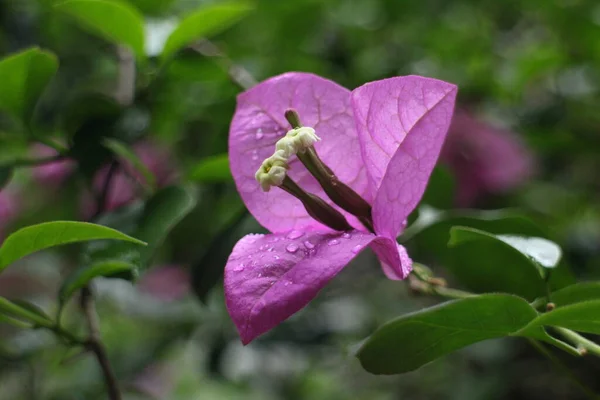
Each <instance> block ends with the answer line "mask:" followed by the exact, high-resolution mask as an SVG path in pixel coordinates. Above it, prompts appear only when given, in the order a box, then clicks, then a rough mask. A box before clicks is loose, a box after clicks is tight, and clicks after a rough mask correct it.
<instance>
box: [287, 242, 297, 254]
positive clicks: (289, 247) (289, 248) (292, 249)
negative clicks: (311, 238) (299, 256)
mask: <svg viewBox="0 0 600 400" xmlns="http://www.w3.org/2000/svg"><path fill="white" fill-rule="evenodd" d="M285 250H286V251H287V252H288V253H295V252H297V251H298V245H296V244H294V243H290V244H288V245H287V247H286V248H285Z"/></svg>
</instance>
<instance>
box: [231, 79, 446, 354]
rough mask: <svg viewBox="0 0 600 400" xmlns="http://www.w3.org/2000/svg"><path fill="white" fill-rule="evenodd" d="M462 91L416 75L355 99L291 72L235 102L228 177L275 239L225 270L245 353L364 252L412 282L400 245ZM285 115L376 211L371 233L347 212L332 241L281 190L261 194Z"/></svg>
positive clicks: (309, 183) (303, 181)
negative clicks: (345, 224)
mask: <svg viewBox="0 0 600 400" xmlns="http://www.w3.org/2000/svg"><path fill="white" fill-rule="evenodd" d="M456 92H457V88H456V86H454V85H452V84H449V83H446V82H443V81H439V80H435V79H429V78H423V77H419V76H406V77H397V78H390V79H385V80H382V81H376V82H371V83H367V84H365V85H363V86H361V87H359V88H357V89H355V90H354V91H349V90H347V89H345V88H343V87H341V86H339V85H337V84H336V83H334V82H331V81H329V80H327V79H324V78H320V77H318V76H315V75H312V74H307V73H286V74H283V75H280V76H277V77H274V78H271V79H268V80H266V81H264V82H262V83H260V84H258V85H257V86H255V87H254V88H252V89H250V90H248V91H246V92H244V93H242V94H241V95H240V96H239V97H238V104H237V108H236V112H235V115H234V117H233V120H232V123H231V127H230V133H229V158H230V165H231V171H232V174H233V177H234V180H235V183H236V186H237V189H238V191H239V192H240V195H241V197H242V199H243V201H244V203H245V204H246V206H247V207H248V209H249V211H250V212H251V213H252V215H253V216H254V217H255V218H256V219H257V220H258V222H260V223H261V224H262V225H263V226H264V227H265V228H267V229H269V230H270V231H271V232H273V233H272V234H270V235H249V236H246V237H244V238H242V239H241V240H240V241H239V242H238V244H237V245H236V246H235V248H234V250H233V253H232V254H231V256H230V258H229V260H228V262H227V265H226V267H225V296H226V303H227V308H228V311H229V313H230V315H231V317H232V319H233V321H234V323H235V324H236V326H237V328H238V331H239V333H240V336H241V338H242V342H243V343H249V342H250V341H252V340H253V339H254V338H256V337H257V336H258V335H260V334H262V333H264V332H266V331H268V330H269V329H271V328H273V327H274V326H276V325H277V324H279V323H280V322H282V321H283V320H285V319H286V318H288V317H289V316H291V315H292V314H294V313H295V312H297V311H298V310H300V309H301V308H303V307H304V306H305V305H306V304H307V303H308V302H309V301H310V300H312V299H313V298H314V297H315V296H316V295H317V293H318V292H319V291H320V290H321V289H322V288H323V287H324V286H325V284H327V282H329V281H330V280H331V279H332V278H333V277H334V276H335V275H337V274H338V273H339V272H340V271H341V270H342V269H343V268H344V267H345V266H346V265H347V264H348V263H349V262H350V261H351V260H352V259H353V258H354V257H355V256H356V255H357V254H358V253H360V252H361V251H362V250H363V249H364V248H365V247H371V249H373V251H374V252H375V253H376V254H377V256H378V257H379V259H380V261H381V264H382V269H383V271H384V273H385V275H386V276H388V277H389V278H390V279H404V278H405V277H406V276H407V275H408V274H409V273H410V271H411V266H412V261H411V260H410V258H409V256H408V254H407V253H406V250H405V249H404V247H402V246H400V245H398V244H397V242H396V237H397V235H398V234H399V233H401V231H402V230H403V228H404V224H405V220H406V218H407V216H408V215H409V214H410V212H411V211H412V210H413V209H414V208H415V207H416V205H417V204H418V202H419V200H420V199H421V196H422V195H423V192H424V191H425V188H426V186H427V181H428V179H429V176H430V174H431V172H432V170H433V167H434V166H435V163H436V161H437V158H438V156H439V153H440V150H441V147H442V144H443V142H444V139H445V136H446V132H447V130H448V127H449V125H450V121H451V119H452V113H453V108H454V101H455V98H456ZM288 108H293V109H295V110H296V111H297V112H298V114H299V115H300V118H301V120H302V124H303V125H305V126H311V127H313V128H315V130H316V132H317V134H318V135H319V136H320V137H321V138H322V140H321V141H320V142H317V143H316V144H315V148H316V150H317V152H318V154H319V155H320V157H321V158H322V160H323V161H324V162H325V163H326V164H327V165H328V166H329V167H330V168H331V169H332V170H333V171H334V172H335V173H336V174H337V176H338V177H339V178H340V180H342V181H343V182H345V183H346V184H348V185H349V186H351V187H352V188H353V189H354V190H355V191H356V192H357V193H359V194H360V195H361V196H363V197H364V198H365V199H366V200H367V201H369V202H370V203H371V204H372V207H373V222H374V226H375V232H376V234H373V233H370V232H367V231H366V230H365V228H364V227H363V226H362V225H361V224H359V223H358V221H357V220H356V219H355V218H354V217H353V216H351V215H349V214H348V213H346V212H345V211H343V210H340V211H341V212H342V213H343V214H344V215H345V216H346V218H347V219H348V221H349V222H350V224H351V225H352V226H353V227H354V228H356V230H354V231H352V232H345V233H341V232H333V231H332V230H331V229H329V228H328V227H326V226H324V225H322V224H320V223H318V222H316V221H315V220H314V219H312V218H311V217H310V216H309V215H308V214H307V212H306V210H305V209H304V207H303V205H302V204H301V203H300V201H299V200H297V199H296V198H294V197H292V196H290V195H289V194H287V193H286V192H284V191H283V190H280V189H278V188H275V189H272V190H271V191H269V192H263V191H262V190H261V189H260V187H259V185H258V184H257V182H256V181H255V178H254V174H255V172H256V170H257V169H258V167H259V166H260V165H261V163H262V161H263V160H264V159H265V158H267V157H268V156H270V155H271V154H272V153H273V150H274V148H275V143H276V142H277V140H279V139H280V138H281V137H282V136H283V135H284V134H285V133H286V132H287V131H288V130H289V129H290V128H289V124H288V123H287V121H286V119H285V117H284V113H285V110H286V109H288ZM290 166H291V169H290V171H289V176H290V177H291V178H292V179H294V180H295V181H296V182H297V183H298V184H299V185H300V186H302V187H303V188H304V189H306V190H307V191H309V192H312V193H315V194H317V195H318V196H320V197H321V198H323V199H324V200H326V201H329V199H328V198H327V196H326V195H325V193H324V192H323V190H322V189H321V187H320V186H319V184H318V183H317V181H316V180H315V178H314V177H313V176H312V175H310V174H309V172H308V171H307V170H306V169H305V168H304V166H303V165H302V164H301V163H300V162H299V161H298V160H297V159H294V160H293V161H292V162H291V163H290ZM331 204H332V203H331ZM332 205H333V204H332ZM333 206H334V207H336V206H335V205H333ZM336 208H338V207H336Z"/></svg>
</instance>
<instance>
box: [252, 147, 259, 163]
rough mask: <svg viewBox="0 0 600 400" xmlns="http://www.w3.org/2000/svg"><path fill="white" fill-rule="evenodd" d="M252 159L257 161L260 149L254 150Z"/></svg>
mask: <svg viewBox="0 0 600 400" xmlns="http://www.w3.org/2000/svg"><path fill="white" fill-rule="evenodd" d="M252 160H253V161H256V160H258V151H256V150H254V151H253V152H252Z"/></svg>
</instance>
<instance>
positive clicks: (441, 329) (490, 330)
mask: <svg viewBox="0 0 600 400" xmlns="http://www.w3.org/2000/svg"><path fill="white" fill-rule="evenodd" d="M536 316H537V313H536V311H535V310H534V309H533V308H532V307H531V306H530V305H529V304H528V303H527V302H526V301H525V300H523V299H522V298H519V297H516V296H511V295H505V294H489V295H481V296H474V297H469V298H466V299H461V300H456V301H451V302H447V303H444V304H442V305H439V306H436V307H432V308H428V309H425V310H422V311H419V312H416V313H412V314H409V315H405V316H402V317H400V318H398V319H395V320H393V321H390V322H388V323H386V324H385V325H383V326H381V327H380V328H379V329H377V331H375V333H374V334H373V335H371V336H370V337H369V338H368V339H367V340H366V341H365V342H364V343H363V345H362V346H361V348H360V350H359V351H358V354H357V356H358V358H359V360H360V362H361V364H362V366H363V367H364V368H365V369H366V370H367V371H369V372H371V373H374V374H398V373H403V372H409V371H414V370H416V369H418V368H419V367H421V366H423V365H425V364H427V363H429V362H431V361H433V360H435V359H437V358H440V357H442V356H445V355H447V354H449V353H451V352H453V351H455V350H458V349H461V348H463V347H466V346H468V345H470V344H473V343H477V342H480V341H482V340H486V339H492V338H498V337H504V336H510V335H512V334H513V333H514V332H517V331H519V330H520V329H522V328H523V327H524V326H526V325H527V324H528V323H530V322H531V321H532V320H533V319H535V318H536Z"/></svg>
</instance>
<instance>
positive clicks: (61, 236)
mask: <svg viewBox="0 0 600 400" xmlns="http://www.w3.org/2000/svg"><path fill="white" fill-rule="evenodd" d="M100 239H113V240H124V241H128V242H132V243H135V244H138V245H143V244H145V243H144V242H142V241H141V240H138V239H135V238H133V237H131V236H127V235H125V234H124V233H121V232H119V231H116V230H114V229H111V228H107V227H105V226H102V225H95V224H90V223H87V222H75V221H53V222H46V223H42V224H38V225H32V226H28V227H26V228H23V229H20V230H18V231H16V232H15V233H13V234H12V235H10V236H9V237H8V238H6V240H5V241H4V243H3V244H2V247H1V248H0V271H2V270H3V269H4V268H6V267H7V266H8V265H9V264H11V263H13V262H14V261H16V260H18V259H20V258H22V257H25V256H27V255H29V254H32V253H35V252H36V251H40V250H43V249H47V248H49V247H53V246H60V245H64V244H69V243H75V242H84V241H90V240H100Z"/></svg>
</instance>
